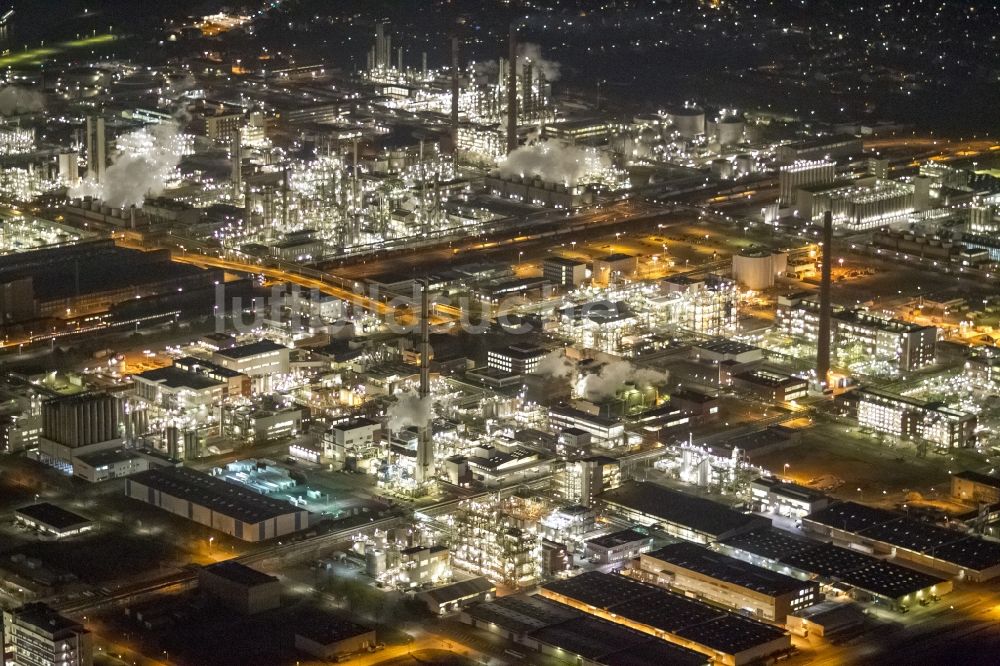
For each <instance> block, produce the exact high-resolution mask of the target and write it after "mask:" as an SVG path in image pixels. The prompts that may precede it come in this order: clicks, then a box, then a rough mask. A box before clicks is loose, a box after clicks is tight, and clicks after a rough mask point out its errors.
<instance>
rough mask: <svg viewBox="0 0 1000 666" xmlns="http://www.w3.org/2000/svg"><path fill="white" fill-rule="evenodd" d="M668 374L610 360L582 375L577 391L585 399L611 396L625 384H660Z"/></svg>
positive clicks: (665, 381) (664, 382)
mask: <svg viewBox="0 0 1000 666" xmlns="http://www.w3.org/2000/svg"><path fill="white" fill-rule="evenodd" d="M669 378H670V377H669V375H668V374H667V373H665V372H660V371H659V370H651V369H649V368H637V367H635V366H634V365H632V364H631V363H629V362H628V361H612V362H611V363H608V364H606V365H604V366H602V367H601V369H600V370H598V371H597V372H596V373H593V374H589V375H584V376H583V377H581V378H580V381H579V383H578V384H577V393H579V394H580V395H581V396H583V397H584V398H586V399H587V400H604V399H605V398H612V397H614V395H615V394H616V393H617V392H618V391H620V390H621V389H622V388H623V387H624V386H625V384H628V383H631V384H635V385H636V386H638V387H639V388H649V387H650V386H662V385H663V384H666V383H667V381H668V380H669Z"/></svg>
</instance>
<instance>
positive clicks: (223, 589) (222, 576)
mask: <svg viewBox="0 0 1000 666" xmlns="http://www.w3.org/2000/svg"><path fill="white" fill-rule="evenodd" d="M198 587H199V588H200V589H202V590H204V591H205V592H206V593H208V594H209V595H211V596H212V597H214V598H216V599H218V600H219V601H221V602H222V603H223V604H225V605H226V606H227V607H228V608H230V609H232V610H234V611H236V612H238V613H241V614H243V615H252V614H254V613H260V612H261V611H266V610H271V609H272V608H277V607H278V606H280V605H281V583H280V582H279V581H278V579H277V578H275V577H274V576H269V575H268V574H265V573H262V572H260V571H257V570H256V569H251V568H250V567H248V566H246V565H244V564H240V563H239V562H236V561H235V560H225V561H223V562H217V563H215V564H210V565H208V566H206V567H204V568H202V569H201V570H200V571H199V572H198Z"/></svg>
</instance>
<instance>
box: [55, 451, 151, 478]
mask: <svg viewBox="0 0 1000 666" xmlns="http://www.w3.org/2000/svg"><path fill="white" fill-rule="evenodd" d="M149 460H150V459H149V458H148V457H147V456H144V455H142V454H141V453H139V452H138V451H135V450H134V449H105V450H103V451H94V452H93V453H85V454H83V455H77V456H74V457H73V476H75V477H77V478H79V479H84V480H85V481H89V482H90V483H100V482H101V481H109V480H111V479H120V478H123V477H126V476H129V475H131V474H135V473H136V472H142V471H144V470H147V469H149Z"/></svg>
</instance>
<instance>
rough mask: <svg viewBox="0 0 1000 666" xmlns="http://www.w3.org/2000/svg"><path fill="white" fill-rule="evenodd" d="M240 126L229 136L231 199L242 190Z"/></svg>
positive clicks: (237, 195)
mask: <svg viewBox="0 0 1000 666" xmlns="http://www.w3.org/2000/svg"><path fill="white" fill-rule="evenodd" d="M241 138H242V137H241V136H240V128H238V127H237V128H236V131H235V132H233V134H232V136H230V137H229V152H230V154H231V158H232V173H231V174H230V179H231V180H232V184H233V200H234V201H235V200H236V199H238V198H239V196H240V194H241V193H242V192H243V143H242V141H241Z"/></svg>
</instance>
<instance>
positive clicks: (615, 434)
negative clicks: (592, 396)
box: [549, 405, 625, 448]
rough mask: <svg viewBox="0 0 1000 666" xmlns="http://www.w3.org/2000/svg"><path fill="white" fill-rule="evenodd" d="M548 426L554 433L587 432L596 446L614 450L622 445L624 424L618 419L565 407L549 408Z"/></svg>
mask: <svg viewBox="0 0 1000 666" xmlns="http://www.w3.org/2000/svg"><path fill="white" fill-rule="evenodd" d="M549 425H550V426H551V427H552V429H553V430H555V431H562V430H566V429H568V428H577V429H579V430H583V431H584V432H589V433H590V434H591V436H592V437H593V439H594V440H596V442H597V443H598V445H600V446H603V447H605V448H614V447H616V446H620V445H621V444H623V443H624V438H625V424H624V423H622V422H621V421H620V420H618V419H614V418H605V417H603V416H597V415H594V414H591V413H589V412H584V411H582V410H579V409H575V408H573V407H569V406H567V405H556V406H554V407H551V408H549Z"/></svg>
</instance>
